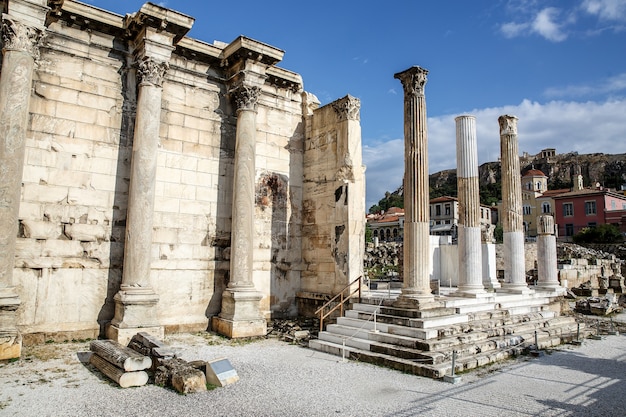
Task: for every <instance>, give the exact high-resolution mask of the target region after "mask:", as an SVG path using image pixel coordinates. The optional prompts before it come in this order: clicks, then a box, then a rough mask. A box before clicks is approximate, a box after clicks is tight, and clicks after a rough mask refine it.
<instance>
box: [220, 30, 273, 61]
mask: <svg viewBox="0 0 626 417" xmlns="http://www.w3.org/2000/svg"><path fill="white" fill-rule="evenodd" d="M284 55H285V51H283V50H281V49H278V48H275V47H273V46H271V45H268V44H265V43H263V42H259V41H255V40H254V39H250V38H248V37H245V36H239V37H238V38H237V39H235V40H234V41H232V42H231V43H230V44H228V46H226V47H225V48H224V50H223V51H222V59H223V60H224V63H225V65H228V66H230V65H232V64H234V63H236V62H238V61H242V60H252V61H258V62H261V63H263V64H265V65H275V64H277V63H278V62H280V61H281V60H282V59H283V56H284Z"/></svg>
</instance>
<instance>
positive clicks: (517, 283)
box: [498, 115, 531, 293]
mask: <svg viewBox="0 0 626 417" xmlns="http://www.w3.org/2000/svg"><path fill="white" fill-rule="evenodd" d="M498 123H499V124H500V162H501V165H502V228H503V230H504V253H503V258H504V259H503V260H504V283H503V285H502V289H501V290H502V291H504V292H513V293H528V292H530V291H531V290H529V288H528V285H527V284H526V265H525V258H524V227H523V223H522V183H521V180H520V175H521V174H520V166H519V147H518V142H517V117H515V116H509V115H503V116H500V117H499V118H498Z"/></svg>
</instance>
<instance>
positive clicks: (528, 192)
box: [521, 149, 570, 237]
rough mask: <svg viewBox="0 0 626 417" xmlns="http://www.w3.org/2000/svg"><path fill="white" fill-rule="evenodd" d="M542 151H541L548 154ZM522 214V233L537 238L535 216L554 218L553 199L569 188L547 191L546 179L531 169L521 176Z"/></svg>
mask: <svg viewBox="0 0 626 417" xmlns="http://www.w3.org/2000/svg"><path fill="white" fill-rule="evenodd" d="M552 150H553V149H544V150H543V151H542V153H543V152H546V154H548V155H549V154H550V153H549V152H548V151H552ZM521 181H522V214H523V222H524V231H525V234H526V236H527V237H535V236H537V224H536V223H537V216H540V215H542V214H551V215H553V216H554V197H555V196H557V195H560V194H563V193H566V192H569V191H570V189H569V188H565V189H560V190H548V177H547V176H546V175H545V174H544V173H543V172H542V171H540V170H538V169H531V170H529V171H527V172H526V173H525V174H524V175H523V176H522V179H521Z"/></svg>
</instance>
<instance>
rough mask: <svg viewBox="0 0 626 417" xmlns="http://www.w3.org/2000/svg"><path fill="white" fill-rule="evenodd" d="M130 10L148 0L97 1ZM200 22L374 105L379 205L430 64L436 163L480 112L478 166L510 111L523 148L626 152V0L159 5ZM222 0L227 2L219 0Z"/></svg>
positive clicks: (372, 152)
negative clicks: (410, 103) (458, 123)
mask: <svg viewBox="0 0 626 417" xmlns="http://www.w3.org/2000/svg"><path fill="white" fill-rule="evenodd" d="M87 3H90V4H93V5H96V6H98V7H102V8H104V9H107V10H111V11H114V12H116V13H119V14H126V13H133V12H135V11H137V10H139V8H140V7H141V5H142V4H143V3H144V2H143V1H136V0H123V1H122V0H113V1H111V0H109V1H103V0H92V1H87ZM156 3H157V4H160V5H162V6H164V7H169V8H172V9H175V10H178V11H180V12H183V13H185V14H188V15H190V16H193V17H194V18H195V19H196V20H195V23H194V26H193V28H192V30H191V32H190V33H189V36H191V37H194V38H198V39H201V40H203V41H206V42H213V41H214V40H219V41H223V42H230V41H232V40H234V39H235V38H236V37H237V36H239V35H245V36H248V37H250V38H253V39H257V40H259V41H262V42H265V43H268V44H270V45H272V46H275V47H277V48H280V49H282V50H284V51H285V56H284V59H283V61H282V62H281V63H279V64H278V65H279V66H281V67H283V68H286V69H289V70H291V71H294V72H297V73H299V74H301V75H302V77H303V80H304V89H305V90H306V91H308V92H311V93H313V94H315V95H316V96H317V97H318V99H319V100H320V101H321V102H322V104H326V103H329V102H331V101H333V100H336V99H338V98H341V97H343V96H345V95H346V94H350V95H352V96H355V97H357V98H359V99H360V100H361V128H362V140H363V161H364V164H365V165H366V166H367V171H366V179H367V195H366V208H369V207H370V206H371V205H373V204H375V203H376V202H377V201H378V200H379V199H380V198H382V197H383V195H384V193H385V191H394V190H395V189H397V188H398V187H399V186H400V185H401V184H402V176H403V170H404V162H403V146H404V142H403V139H402V138H403V95H402V86H401V84H400V82H399V81H398V80H396V79H394V78H393V75H394V73H396V72H399V71H403V70H405V69H407V68H409V67H410V66H412V65H419V66H421V67H423V68H426V69H428V70H429V74H428V82H427V84H426V88H425V93H426V106H427V114H428V137H429V169H430V172H431V173H432V172H437V171H440V170H443V169H450V168H455V167H456V153H455V124H454V118H455V117H456V116H458V115H459V114H471V115H474V116H476V125H477V141H478V151H479V163H484V162H489V161H495V160H497V159H498V157H499V152H500V149H499V128H498V122H497V119H498V116H500V115H502V114H513V115H516V116H517V117H518V118H519V121H518V133H519V142H520V145H519V147H520V152H524V151H525V152H528V153H530V154H536V153H538V152H539V151H540V150H541V149H543V148H556V149H557V152H559V153H566V152H572V151H577V152H579V153H594V152H604V153H626V0H561V1H556V0H555V1H551V0H472V1H467V0H447V1H435V0H422V1H412V0H405V1H398V2H390V3H385V2H382V1H368V0H360V1H352V0H343V1H341V0H335V1H327V0H318V1H316V2H303V3H294V2H293V1H273V0H266V1H263V2H261V1H258V0H255V1H248V0H239V1H237V2H236V3H234V4H236V5H237V6H236V8H235V9H233V10H229V9H226V8H221V6H219V5H218V6H216V7H215V8H213V7H211V6H210V4H211V3H212V2H205V1H199V0H196V1H192V0H176V1H173V0H169V1H161V2H156ZM216 4H217V3H216Z"/></svg>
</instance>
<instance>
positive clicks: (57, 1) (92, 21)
mask: <svg viewBox="0 0 626 417" xmlns="http://www.w3.org/2000/svg"><path fill="white" fill-rule="evenodd" d="M49 3H50V5H51V7H52V13H53V14H55V15H57V16H58V15H61V14H63V13H65V14H68V15H69V16H70V18H71V21H72V22H75V23H77V24H80V25H84V26H86V25H90V26H92V27H93V26H94V25H95V26H96V27H99V28H100V27H102V28H106V27H109V28H112V29H113V30H122V29H124V18H123V16H121V15H119V14H117V13H113V12H110V11H108V10H103V9H99V8H97V7H94V6H91V5H88V4H84V3H80V2H77V1H73V0H54V3H53V2H52V1H50V2H49ZM109 31H110V29H109V30H106V29H105V32H109Z"/></svg>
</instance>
